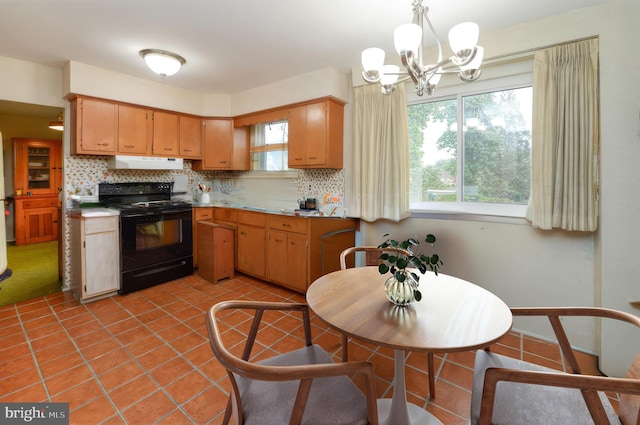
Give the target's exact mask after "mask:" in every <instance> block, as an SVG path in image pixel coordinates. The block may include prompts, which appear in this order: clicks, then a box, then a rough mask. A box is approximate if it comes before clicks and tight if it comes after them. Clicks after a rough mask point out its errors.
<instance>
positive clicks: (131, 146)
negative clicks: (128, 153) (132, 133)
mask: <svg viewBox="0 0 640 425" xmlns="http://www.w3.org/2000/svg"><path fill="white" fill-rule="evenodd" d="M124 147H125V148H127V149H131V148H133V147H134V146H133V145H124Z"/></svg>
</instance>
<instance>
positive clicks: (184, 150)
mask: <svg viewBox="0 0 640 425" xmlns="http://www.w3.org/2000/svg"><path fill="white" fill-rule="evenodd" d="M182 151H183V152H191V149H182Z"/></svg>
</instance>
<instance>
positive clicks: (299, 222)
mask: <svg viewBox="0 0 640 425" xmlns="http://www.w3.org/2000/svg"><path fill="white" fill-rule="evenodd" d="M307 223H308V219H305V218H297V217H285V216H278V215H273V216H270V217H269V229H275V230H284V231H286V232H295V233H307Z"/></svg>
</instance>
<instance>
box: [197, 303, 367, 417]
mask: <svg viewBox="0 0 640 425" xmlns="http://www.w3.org/2000/svg"><path fill="white" fill-rule="evenodd" d="M265 313H266V314H267V315H273V314H279V315H281V316H287V320H294V319H296V320H299V321H300V324H301V325H302V329H303V330H304V339H302V338H301V339H298V338H295V337H294V338H293V340H292V341H294V343H296V342H297V343H299V345H301V348H299V349H297V350H294V351H290V352H287V353H283V354H279V355H276V356H274V357H271V358H267V359H264V360H261V361H255V359H253V358H252V349H253V348H258V347H262V352H258V353H254V356H257V357H261V358H264V357H265V354H267V353H269V350H268V349H264V345H259V342H260V341H259V339H260V338H259V333H260V332H259V330H260V327H261V323H262V319H263V315H265ZM296 313H300V318H299V319H298V318H297V317H296V316H297V314H296ZM251 316H253V320H252V321H251V323H250V327H247V332H248V335H247V337H246V340H245V341H244V346H240V344H239V343H238V332H235V331H234V332H230V334H232V335H229V338H225V335H224V334H225V331H228V329H229V327H230V325H229V324H228V323H238V322H239V321H241V320H243V319H244V320H246V321H247V325H248V324H249V318H250V317H251ZM227 320H228V322H225V321H227ZM206 323H207V329H208V332H209V341H210V344H211V349H212V350H213V353H214V355H215V356H216V358H217V359H218V361H219V362H220V364H222V366H224V368H225V369H226V370H227V374H228V376H229V380H230V381H231V391H230V394H229V402H228V403H227V410H226V412H225V417H224V420H223V424H228V423H229V419H230V418H231V416H232V415H233V418H234V422H235V424H236V425H243V424H244V425H249V424H259V425H268V424H273V425H281V424H313V425H323V424H324V425H334V424H371V425H377V423H378V412H377V404H376V403H377V402H376V392H375V383H374V376H373V366H372V365H371V363H369V362H343V363H334V362H332V360H331V358H330V356H329V355H328V354H327V353H326V352H325V351H324V350H323V349H322V348H321V347H320V346H318V345H313V344H312V339H311V325H310V321H309V310H308V307H307V306H306V304H298V303H275V302H257V301H256V302H253V301H225V302H221V303H218V304H216V305H214V306H213V307H211V308H210V309H209V311H208V312H207V316H206ZM264 327H265V326H263V329H264ZM242 328H243V329H245V327H244V326H243V327H242ZM225 339H228V340H229V343H230V344H233V345H232V346H226V345H225ZM256 342H258V344H254V343H256ZM230 349H231V351H230ZM240 351H241V352H242V355H241V357H239V356H237V355H235V354H234V353H235V352H238V353H239V352H240ZM350 376H361V377H363V378H364V379H363V380H362V381H361V382H363V384H364V388H365V394H363V393H362V392H361V391H360V390H359V389H358V387H357V386H356V385H355V384H354V383H353V381H352V380H351V379H350Z"/></svg>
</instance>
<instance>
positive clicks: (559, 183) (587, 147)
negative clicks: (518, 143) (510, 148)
mask: <svg viewBox="0 0 640 425" xmlns="http://www.w3.org/2000/svg"><path fill="white" fill-rule="evenodd" d="M598 118H599V117H598V40H597V39H590V40H585V41H580V42H575V43H569V44H565V45H561V46H556V47H552V48H549V49H544V50H540V51H538V52H536V54H535V58H534V69H533V133H532V144H531V159H532V166H531V169H532V188H531V189H532V190H531V196H530V199H529V205H528V209H527V219H529V220H530V221H531V224H532V225H533V226H534V227H537V228H540V229H545V230H549V229H552V228H561V229H565V230H574V231H590V232H592V231H595V230H596V228H597V226H598V190H599V179H598V167H599V149H600V145H599V137H600V135H599V121H598Z"/></svg>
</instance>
